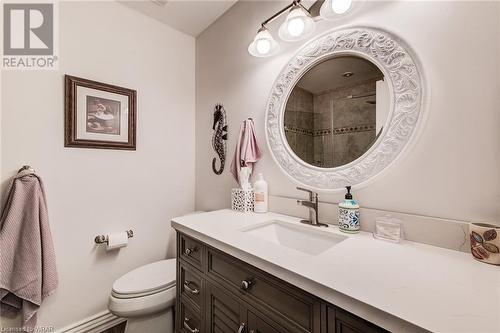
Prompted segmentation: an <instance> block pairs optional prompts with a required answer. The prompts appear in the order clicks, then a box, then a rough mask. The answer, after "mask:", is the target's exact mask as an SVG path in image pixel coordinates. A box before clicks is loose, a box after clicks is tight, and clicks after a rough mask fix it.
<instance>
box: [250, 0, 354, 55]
mask: <svg viewBox="0 0 500 333" xmlns="http://www.w3.org/2000/svg"><path fill="white" fill-rule="evenodd" d="M301 1H302V0H294V1H293V2H292V3H291V4H289V5H288V6H286V7H285V8H283V9H281V10H280V11H279V12H277V13H275V14H274V15H273V16H271V17H270V18H268V19H267V20H265V21H264V22H262V27H261V28H260V29H259V30H258V31H257V35H256V36H255V38H254V40H253V41H252V43H250V45H249V46H248V52H249V53H250V54H251V55H253V56H254V57H269V56H272V55H274V54H275V53H277V52H278V50H279V44H278V42H276V40H274V38H273V36H272V35H271V33H270V32H269V31H268V30H267V28H266V25H267V24H268V23H269V22H271V21H274V20H275V19H277V18H278V17H280V16H281V15H282V14H284V13H285V12H287V11H288V10H290V12H289V13H288V15H287V17H286V19H285V21H284V22H283V23H282V24H281V26H280V28H279V31H278V35H279V36H280V38H281V39H282V40H284V41H287V42H295V41H299V40H303V39H305V38H307V37H309V36H310V35H311V34H312V33H313V32H314V29H315V28H316V22H315V21H317V20H318V19H321V18H323V19H337V18H340V17H343V16H345V15H347V14H348V13H349V12H352V11H353V10H354V9H355V8H357V7H359V4H360V3H362V2H363V1H364V0H356V1H354V0H317V1H316V2H315V3H314V4H313V5H312V6H311V8H310V9H307V8H306V7H304V6H303V5H302V3H301ZM321 2H323V3H322V4H321ZM320 5H321V8H320V9H319V15H317V14H316V15H317V16H316V15H315V16H314V17H313V15H311V12H314V13H317V12H318V10H317V8H318V7H319V6H320Z"/></svg>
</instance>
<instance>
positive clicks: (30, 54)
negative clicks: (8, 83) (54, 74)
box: [2, 3, 58, 69]
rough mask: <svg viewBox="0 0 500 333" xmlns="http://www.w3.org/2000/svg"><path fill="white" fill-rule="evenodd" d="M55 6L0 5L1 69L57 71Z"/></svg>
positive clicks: (42, 4) (51, 4) (29, 4)
mask: <svg viewBox="0 0 500 333" xmlns="http://www.w3.org/2000/svg"><path fill="white" fill-rule="evenodd" d="M55 14H56V4H55V3H3V59H2V68H3V69H57V60H58V58H57V54H56V51H57V48H56V46H57V43H56V42H57V39H56V24H55V23H56V20H55Z"/></svg>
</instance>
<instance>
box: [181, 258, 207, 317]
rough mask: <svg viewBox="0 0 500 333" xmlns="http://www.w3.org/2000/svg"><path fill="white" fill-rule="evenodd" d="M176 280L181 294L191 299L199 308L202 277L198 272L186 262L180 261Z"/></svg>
mask: <svg viewBox="0 0 500 333" xmlns="http://www.w3.org/2000/svg"><path fill="white" fill-rule="evenodd" d="M178 281H179V286H180V293H181V295H182V296H184V297H186V298H188V299H190V300H191V301H193V303H195V304H196V305H197V306H198V308H201V303H202V299H203V298H202V295H203V293H202V288H203V279H202V278H201V276H200V275H199V273H197V272H196V270H195V269H194V268H191V267H190V266H189V265H188V264H186V263H184V262H183V261H180V268H179V279H178Z"/></svg>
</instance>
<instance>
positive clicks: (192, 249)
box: [184, 247, 197, 256]
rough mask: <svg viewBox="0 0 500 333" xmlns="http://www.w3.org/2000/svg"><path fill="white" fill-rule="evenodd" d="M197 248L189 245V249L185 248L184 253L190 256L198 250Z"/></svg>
mask: <svg viewBox="0 0 500 333" xmlns="http://www.w3.org/2000/svg"><path fill="white" fill-rule="evenodd" d="M196 250H197V249H196V247H191V248H189V247H188V248H187V249H185V250H184V254H185V255H187V256H188V255H190V254H191V253H194V252H196Z"/></svg>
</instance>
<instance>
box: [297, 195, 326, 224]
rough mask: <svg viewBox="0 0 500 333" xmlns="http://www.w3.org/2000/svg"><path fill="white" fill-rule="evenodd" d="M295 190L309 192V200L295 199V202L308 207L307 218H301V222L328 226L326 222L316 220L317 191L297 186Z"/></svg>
mask: <svg viewBox="0 0 500 333" xmlns="http://www.w3.org/2000/svg"><path fill="white" fill-rule="evenodd" d="M297 190H299V191H304V192H307V193H309V201H306V200H297V204H298V205H301V206H304V207H307V208H309V220H301V221H300V222H301V223H304V224H310V225H313V226H316V227H328V224H325V223H320V222H319V220H318V193H315V192H313V191H310V190H308V189H305V188H302V187H297Z"/></svg>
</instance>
